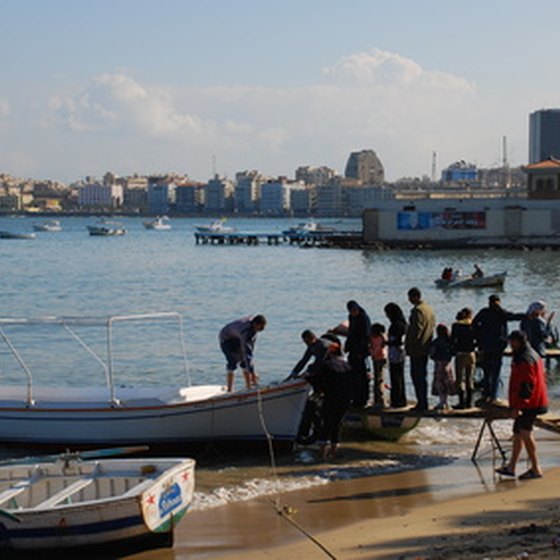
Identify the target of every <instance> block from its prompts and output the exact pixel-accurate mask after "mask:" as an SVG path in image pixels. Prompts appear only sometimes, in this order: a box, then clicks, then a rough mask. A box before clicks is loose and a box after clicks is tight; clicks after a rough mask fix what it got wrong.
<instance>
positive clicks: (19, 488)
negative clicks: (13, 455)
mask: <svg viewBox="0 0 560 560" xmlns="http://www.w3.org/2000/svg"><path fill="white" fill-rule="evenodd" d="M42 476H43V475H42V474H41V473H39V472H35V473H33V475H32V476H30V477H29V478H27V479H25V480H21V481H20V482H18V483H16V484H14V485H13V486H12V487H11V488H9V489H8V490H4V492H2V493H0V505H1V504H4V503H6V502H7V501H8V500H11V499H12V498H15V497H16V496H18V495H19V494H22V493H23V492H25V491H26V490H27V489H28V488H30V487H31V486H33V485H34V484H35V483H36V482H37V481H38V480H39V479H40V478H42Z"/></svg>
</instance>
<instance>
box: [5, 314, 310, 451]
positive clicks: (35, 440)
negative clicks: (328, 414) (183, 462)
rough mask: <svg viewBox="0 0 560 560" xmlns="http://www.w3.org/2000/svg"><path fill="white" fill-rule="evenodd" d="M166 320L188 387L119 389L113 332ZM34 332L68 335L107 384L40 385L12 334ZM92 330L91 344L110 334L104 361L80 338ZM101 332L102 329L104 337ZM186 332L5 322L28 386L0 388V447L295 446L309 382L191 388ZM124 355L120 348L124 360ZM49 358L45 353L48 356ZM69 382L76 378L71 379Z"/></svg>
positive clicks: (140, 320)
mask: <svg viewBox="0 0 560 560" xmlns="http://www.w3.org/2000/svg"><path fill="white" fill-rule="evenodd" d="M162 321H175V322H176V323H177V324H178V326H179V328H178V330H179V333H178V337H177V338H178V339H179V343H180V348H179V349H178V351H179V352H180V353H181V354H179V355H182V356H183V366H184V372H185V377H186V380H187V381H188V383H187V385H186V386H167V387H166V386H153V387H142V386H138V387H133V386H122V385H121V384H119V383H117V382H116V381H115V377H116V373H115V371H114V365H113V364H114V356H113V354H114V351H113V348H114V346H115V341H114V340H113V334H112V333H113V332H114V328H115V325H116V324H118V323H119V324H120V323H123V322H128V324H139V325H141V327H142V328H147V327H146V325H147V324H148V325H149V324H156V325H157V324H158V322H159V323H160V326H161V322H162ZM33 325H45V326H46V325H50V326H51V327H52V329H55V330H54V332H62V333H66V334H67V335H70V340H72V339H73V340H74V341H75V342H78V344H79V346H81V347H82V349H83V350H85V351H86V352H85V354H86V355H87V354H89V355H90V357H92V358H93V359H94V360H95V361H96V362H97V364H99V365H100V366H101V367H100V369H101V371H100V374H101V375H100V377H101V376H102V379H104V384H103V383H101V382H100V383H99V384H98V385H97V386H91V387H74V386H73V387H69V386H65V385H63V386H57V387H46V386H35V384H34V380H33V374H32V372H31V368H30V367H29V366H28V365H27V364H26V362H25V360H24V357H25V356H24V354H25V352H24V350H25V348H22V345H21V344H18V348H17V350H16V349H15V348H14V345H13V344H12V343H11V340H10V332H9V330H10V329H11V328H15V329H16V332H17V333H18V337H19V336H20V335H21V333H22V329H23V328H24V327H25V326H33ZM86 327H91V328H92V329H94V332H93V333H92V338H95V337H96V336H97V337H99V335H100V334H101V333H103V334H104V339H105V340H107V348H106V351H107V354H106V356H103V357H101V356H98V355H97V354H96V353H95V352H94V351H93V349H92V347H91V344H89V345H88V344H87V342H85V341H84V340H83V336H84V334H82V336H79V335H78V333H77V332H76V330H75V329H76V328H78V329H81V330H83V331H84V332H88V329H86ZM96 327H97V329H95V328H96ZM45 328H46V327H45ZM139 328H140V327H139ZM100 329H103V330H102V331H101V332H100ZM23 330H25V329H23ZM48 330H49V329H47V330H46V332H48ZM89 332H91V331H89ZM183 332H184V329H183V323H182V318H181V316H180V315H179V314H178V313H150V314H143V315H128V316H109V317H85V318H72V317H45V318H39V319H1V318H0V337H1V340H3V341H4V342H5V344H6V346H7V351H9V352H10V353H11V354H12V356H10V357H13V358H15V359H16V360H17V363H19V365H20V367H21V370H22V372H23V374H24V380H25V382H24V383H21V384H20V385H14V384H11V385H8V384H5V385H2V386H0V416H1V419H2V421H1V422H0V443H9V442H10V443H18V444H23V445H24V446H26V445H50V446H55V447H60V448H66V447H68V446H73V447H83V446H100V445H139V444H141V445H158V444H159V445H178V444H185V443H194V442H208V441H218V440H234V441H259V440H260V441H264V440H266V439H267V433H266V431H268V432H269V433H270V434H271V435H272V437H273V438H274V440H275V441H293V440H294V439H295V437H296V434H297V431H298V427H299V423H300V419H301V415H302V412H303V408H304V406H305V402H306V400H307V396H308V393H309V386H308V384H307V382H305V381H304V380H301V379H296V380H289V381H283V382H276V383H270V384H268V385H263V386H259V387H255V388H252V389H243V390H239V391H234V392H231V393H228V392H227V390H226V388H225V387H224V386H222V385H192V384H191V380H190V375H189V370H188V364H187V359H186V353H185V349H184V342H183V334H182V333H183ZM47 340H48V339H47ZM18 341H19V339H18ZM123 350H124V349H123V348H122V347H121V348H119V355H122V354H121V353H122V352H123ZM47 351H48V349H47V348H45V349H44V352H47ZM6 353H7V352H6ZM1 357H2V354H1V353H0V358H1ZM0 370H2V366H1V365H0ZM62 373H64V372H60V374H61V375H62ZM59 377H60V376H59ZM68 378H69V379H71V375H69V377H68ZM263 422H264V423H265V425H266V431H265V429H264V427H263Z"/></svg>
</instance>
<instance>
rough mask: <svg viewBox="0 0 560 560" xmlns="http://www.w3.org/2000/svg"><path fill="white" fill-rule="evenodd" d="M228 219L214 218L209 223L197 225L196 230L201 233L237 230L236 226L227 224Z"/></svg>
mask: <svg viewBox="0 0 560 560" xmlns="http://www.w3.org/2000/svg"><path fill="white" fill-rule="evenodd" d="M225 223H226V219H225V218H221V219H220V220H213V221H211V222H210V223H209V224H201V225H196V226H195V228H196V231H197V232H199V233H233V232H234V231H236V229H235V228H234V227H231V226H226V225H225Z"/></svg>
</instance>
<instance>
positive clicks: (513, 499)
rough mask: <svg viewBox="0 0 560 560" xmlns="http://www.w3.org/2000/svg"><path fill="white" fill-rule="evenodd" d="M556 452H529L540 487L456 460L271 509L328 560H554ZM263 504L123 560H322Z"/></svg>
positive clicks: (293, 498)
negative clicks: (539, 460)
mask: <svg viewBox="0 0 560 560" xmlns="http://www.w3.org/2000/svg"><path fill="white" fill-rule="evenodd" d="M558 443H559V441H558V440H555V441H549V442H545V443H540V444H539V447H540V449H541V456H542V457H543V459H544V460H543V464H544V466H545V468H546V469H547V471H546V476H545V477H544V478H543V479H541V480H534V481H526V482H519V481H516V480H513V481H509V480H508V481H506V480H500V479H499V477H496V476H495V475H494V472H493V469H494V467H495V466H496V465H495V464H494V463H493V461H492V460H490V459H489V458H486V459H485V460H483V461H482V462H481V463H480V465H479V467H476V466H475V465H473V464H472V463H471V462H470V461H467V460H461V461H458V462H456V463H453V464H450V465H445V466H439V467H434V468H428V469H421V470H414V471H408V472H401V473H394V474H380V475H375V476H365V477H362V478H356V479H352V480H346V481H345V480H342V481H340V480H339V481H335V482H329V483H327V484H325V485H322V486H317V487H314V488H310V489H305V490H299V491H297V492H286V493H284V494H282V495H281V496H279V505H280V507H281V508H288V511H289V512H292V516H291V518H292V519H293V520H294V521H295V522H297V523H298V524H300V525H301V526H302V527H303V528H304V529H305V530H306V531H308V532H309V533H310V534H311V535H313V536H314V537H316V538H317V539H318V540H319V541H320V542H321V543H322V544H323V545H324V546H325V547H326V548H327V549H328V550H329V551H330V553H331V554H332V555H333V556H334V557H336V558H379V559H392V558H403V559H413V558H431V559H439V558H442V559H443V558H519V557H520V556H519V555H520V554H523V553H524V552H527V553H528V554H529V556H526V557H528V558H548V557H550V558H553V557H554V558H557V557H559V556H560V548H555V547H554V546H553V545H552V541H553V540H554V539H556V538H559V539H560V528H559V527H560V524H558V521H560V509H559V508H560V501H559V499H558V498H560V468H559V467H560V458H559V457H557V455H558V453H557V449H558ZM524 466H525V465H524V463H521V464H520V468H519V472H522V471H523V470H524ZM273 499H274V497H273V496H272V497H261V498H257V499H254V500H251V501H248V502H242V503H233V504H228V505H225V506H222V507H217V508H212V509H208V510H204V511H196V512H192V513H190V514H189V515H188V516H187V518H186V519H185V520H184V521H183V522H182V523H181V525H180V526H179V527H178V529H177V532H176V541H175V546H174V547H173V549H169V550H157V551H147V552H143V553H139V554H135V555H132V556H130V557H129V559H130V560H132V559H133V560H183V559H185V560H186V559H190V560H193V559H194V560H198V559H207V558H228V559H234V558H245V559H258V558H274V559H276V558H278V559H280V558H282V559H285V558H302V559H314V558H317V559H320V558H328V555H327V554H325V553H324V552H323V551H321V550H320V549H319V548H318V547H317V546H315V545H314V544H313V543H312V542H311V540H309V539H308V538H306V537H305V536H304V535H303V534H302V533H301V532H300V531H299V530H298V529H296V528H295V527H294V526H293V525H292V524H290V523H289V522H288V521H287V520H286V519H284V518H283V517H282V516H281V515H279V514H278V512H277V511H276V509H275V508H274V507H273V505H272V503H271V502H272V500H273ZM557 525H558V527H557ZM554 542H556V541H554ZM558 543H559V544H560V540H559V541H558ZM521 557H523V556H521Z"/></svg>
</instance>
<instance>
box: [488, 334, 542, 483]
mask: <svg viewBox="0 0 560 560" xmlns="http://www.w3.org/2000/svg"><path fill="white" fill-rule="evenodd" d="M509 343H510V345H511V349H512V352H513V356H512V361H511V377H510V380H509V407H510V410H511V417H512V418H513V419H514V422H513V448H512V452H511V457H510V460H509V462H508V463H506V464H505V465H503V466H502V467H500V468H499V469H496V472H497V473H498V474H500V475H502V476H511V477H514V476H515V467H516V465H517V461H518V459H519V456H520V454H521V451H522V450H523V447H525V449H526V451H527V455H528V457H529V462H530V463H531V468H530V469H529V470H528V471H526V472H525V473H523V474H522V475H521V476H520V477H519V479H520V480H530V479H533V478H541V477H542V476H543V471H542V469H541V467H540V465H539V459H538V456H537V447H536V443H535V438H534V436H533V425H534V423H535V420H536V418H537V416H538V415H539V414H544V413H545V412H546V411H547V407H548V396H547V390H546V376H545V373H544V365H543V361H542V358H541V357H540V356H539V355H538V354H537V353H536V352H535V351H534V350H533V349H532V348H531V346H530V344H529V343H528V341H527V335H526V334H525V333H524V332H523V331H513V332H512V333H511V334H510V336H509Z"/></svg>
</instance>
